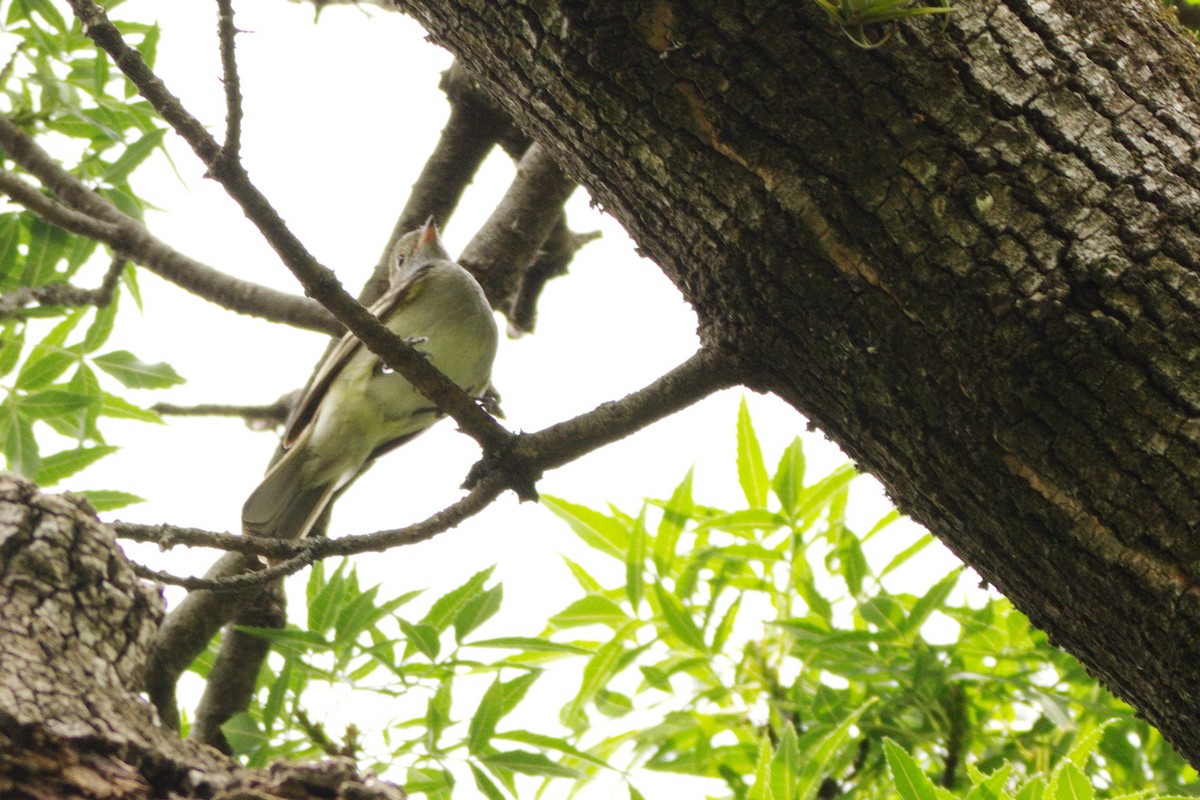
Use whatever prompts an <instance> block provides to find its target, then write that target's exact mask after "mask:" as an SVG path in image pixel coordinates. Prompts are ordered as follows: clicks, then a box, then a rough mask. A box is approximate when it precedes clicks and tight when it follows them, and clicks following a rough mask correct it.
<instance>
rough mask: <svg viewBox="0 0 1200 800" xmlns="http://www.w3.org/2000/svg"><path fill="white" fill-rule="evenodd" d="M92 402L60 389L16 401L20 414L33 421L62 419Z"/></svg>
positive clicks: (30, 395)
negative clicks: (53, 418)
mask: <svg viewBox="0 0 1200 800" xmlns="http://www.w3.org/2000/svg"><path fill="white" fill-rule="evenodd" d="M91 402H92V399H91V398H90V397H87V396H86V395H82V394H75V393H74V392H66V391H63V390H61V389H46V390H44V391H41V392H32V393H30V394H28V395H26V396H24V397H22V398H20V399H19V400H18V404H19V405H20V408H21V413H22V414H28V415H29V416H30V417H32V418H33V419H49V418H50V417H62V416H66V415H68V414H71V413H74V412H76V411H79V410H80V409H82V408H87V407H88V406H89V405H90V404H91Z"/></svg>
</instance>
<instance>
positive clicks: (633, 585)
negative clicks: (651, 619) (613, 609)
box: [625, 506, 648, 611]
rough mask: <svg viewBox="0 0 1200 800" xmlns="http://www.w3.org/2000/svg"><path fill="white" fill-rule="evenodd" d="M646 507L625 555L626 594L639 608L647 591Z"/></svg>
mask: <svg viewBox="0 0 1200 800" xmlns="http://www.w3.org/2000/svg"><path fill="white" fill-rule="evenodd" d="M647 537H648V534H647V532H646V507H645V506H642V511H641V513H640V514H638V518H637V520H636V521H635V522H634V523H633V529H632V530H631V531H630V536H629V549H628V550H627V551H626V555H625V596H626V597H628V598H629V603H630V605H631V606H633V608H634V610H635V611H636V610H637V607H638V605H639V604H640V603H641V602H642V596H643V595H644V594H645V591H646V578H645V569H646V539H647Z"/></svg>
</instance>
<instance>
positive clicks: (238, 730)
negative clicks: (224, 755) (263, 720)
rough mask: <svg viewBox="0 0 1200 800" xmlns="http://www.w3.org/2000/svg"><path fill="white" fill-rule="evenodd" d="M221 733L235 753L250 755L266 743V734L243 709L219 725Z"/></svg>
mask: <svg viewBox="0 0 1200 800" xmlns="http://www.w3.org/2000/svg"><path fill="white" fill-rule="evenodd" d="M221 733H222V734H224V735H225V741H227V742H229V746H230V747H232V748H233V752H234V753H235V754H237V755H243V756H246V755H251V754H252V753H255V752H257V751H258V750H259V748H262V747H266V746H267V744H268V738H267V735H266V734H265V733H263V730H262V728H260V727H259V726H258V722H256V721H255V719H254V717H252V716H250V715H249V714H247V713H246V712H244V711H243V712H240V713H238V714H234V715H233V716H232V717H230V718H229V720H228V721H227V722H226V723H225V724H224V725H222V726H221Z"/></svg>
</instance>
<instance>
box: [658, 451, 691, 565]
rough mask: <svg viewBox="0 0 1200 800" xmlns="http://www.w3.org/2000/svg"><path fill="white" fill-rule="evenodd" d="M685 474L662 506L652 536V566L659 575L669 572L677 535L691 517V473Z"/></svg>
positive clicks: (677, 538) (681, 531)
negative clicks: (654, 534) (655, 533)
mask: <svg viewBox="0 0 1200 800" xmlns="http://www.w3.org/2000/svg"><path fill="white" fill-rule="evenodd" d="M692 473H693V470H690V469H689V470H688V471H687V475H684V476H683V480H682V481H680V482H679V485H678V486H676V487H675V491H674V492H672V493H671V499H670V500H668V501H667V503H666V505H665V506H663V511H662V520H661V521H660V522H659V523H658V533H657V535H656V536H655V537H654V567H655V569H657V570H658V574H659V575H664V576H665V575H668V574H670V570H671V565H672V563H673V562H674V561H675V548H676V545H677V544H678V542H679V535H680V534H681V533H683V529H684V527H685V526H686V525H687V523H688V521H689V520H690V519H691V518H692V510H693V509H694V507H695V504H694V503H693V502H692V477H693V475H692Z"/></svg>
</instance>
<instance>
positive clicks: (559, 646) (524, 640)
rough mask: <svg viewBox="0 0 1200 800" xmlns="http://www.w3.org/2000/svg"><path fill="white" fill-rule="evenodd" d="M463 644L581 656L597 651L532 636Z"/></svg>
mask: <svg viewBox="0 0 1200 800" xmlns="http://www.w3.org/2000/svg"><path fill="white" fill-rule="evenodd" d="M463 644H464V645H465V646H467V647H495V648H499V649H507V650H523V651H533V652H539V653H565V654H570V655H580V656H590V655H591V654H592V653H594V652H595V650H589V649H588V648H586V647H580V646H579V645H574V644H566V643H564V642H552V641H550V640H548V639H535V638H533V637H531V636H503V637H499V638H496V639H481V640H480V641H477V642H464V643H463Z"/></svg>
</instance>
